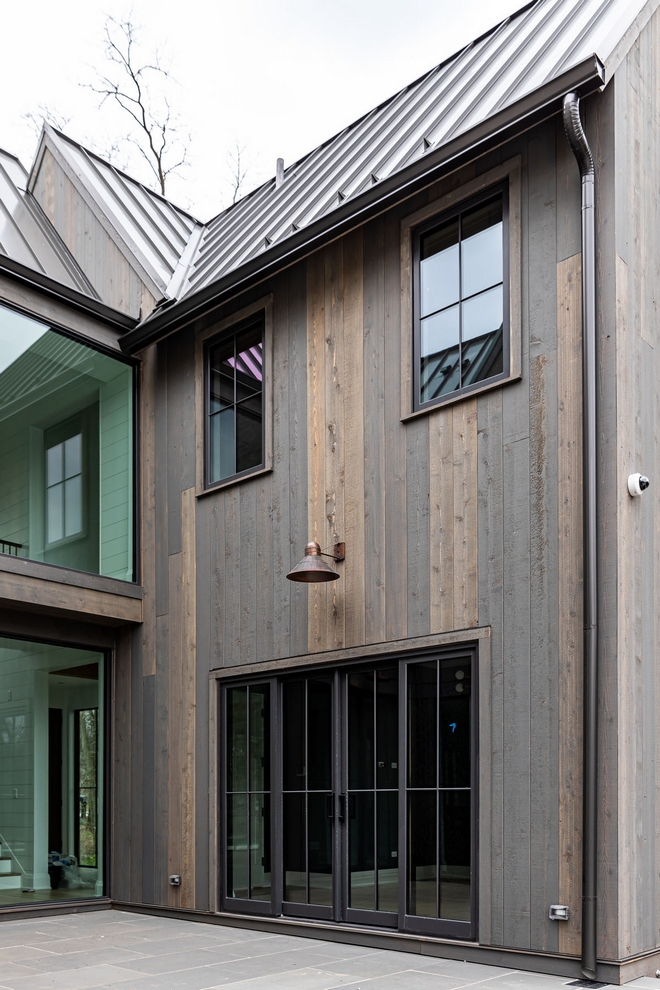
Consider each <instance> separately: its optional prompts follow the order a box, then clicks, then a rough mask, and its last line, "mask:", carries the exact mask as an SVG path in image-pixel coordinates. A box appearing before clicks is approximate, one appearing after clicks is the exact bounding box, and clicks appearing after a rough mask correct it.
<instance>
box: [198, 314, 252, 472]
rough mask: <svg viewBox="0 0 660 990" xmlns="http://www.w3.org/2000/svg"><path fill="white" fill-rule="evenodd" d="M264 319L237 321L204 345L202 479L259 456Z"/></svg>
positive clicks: (248, 465) (245, 466)
mask: <svg viewBox="0 0 660 990" xmlns="http://www.w3.org/2000/svg"><path fill="white" fill-rule="evenodd" d="M263 353H264V319H263V314H260V315H259V316H258V317H257V318H256V319H252V320H250V321H249V322H248V323H243V324H241V325H240V327H238V328H237V329H236V330H234V331H233V332H230V333H224V334H223V335H222V337H221V338H220V339H216V340H215V341H212V342H211V344H210V345H209V346H208V350H207V367H208V391H207V396H208V401H207V447H206V483H207V484H209V485H213V484H217V483H219V482H222V481H226V480H228V479H230V478H233V477H235V476H238V475H242V474H245V473H246V472H249V471H252V470H255V469H257V468H260V467H261V466H262V465H263V462H264V436H263V433H264V380H263V378H264V374H263V372H264V360H263Z"/></svg>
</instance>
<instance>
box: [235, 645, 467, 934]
mask: <svg viewBox="0 0 660 990" xmlns="http://www.w3.org/2000/svg"><path fill="white" fill-rule="evenodd" d="M472 667H473V656H472V653H471V652H470V651H462V652H460V653H458V654H454V655H450V654H442V655H439V656H431V657H412V658H403V659H401V660H398V661H397V662H391V661H390V662H389V663H388V662H382V663H378V664H372V665H369V666H357V665H355V666H353V665H345V666H344V667H343V668H339V669H334V670H332V671H328V672H326V671H322V672H318V671H315V672H311V673H305V674H299V675H287V676H283V677H282V678H271V679H268V680H267V681H264V682H253V683H247V684H243V685H238V686H235V687H234V686H231V687H228V688H226V689H225V690H224V698H225V704H224V709H223V710H224V721H225V726H226V729H225V746H224V758H223V763H224V774H223V778H224V788H223V790H224V799H223V811H222V814H223V818H224V821H225V842H224V857H223V863H224V866H223V877H222V879H221V892H222V906H223V908H224V909H225V910H234V911H240V912H249V913H258V914H272V915H280V914H281V915H284V916H288V917H297V918H308V919H315V918H316V919H319V920H326V921H335V922H344V923H353V924H360V925H368V926H374V927H379V928H393V929H398V930H400V931H410V932H417V933H421V934H429V935H442V936H445V937H456V938H474V937H475V935H476V931H475V916H476V915H475V898H474V884H473V876H472V874H473V869H472V864H473V863H474V861H475V851H476V843H475V838H474V834H475V828H474V823H475V820H476V816H475V809H474V806H473V790H472V782H473V780H474V777H475V750H476V746H475V744H474V739H473V732H474V729H473V726H474V717H473V707H474V696H473V691H472V688H471V682H472V676H471V675H472Z"/></svg>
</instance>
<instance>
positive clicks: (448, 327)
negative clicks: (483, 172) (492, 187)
mask: <svg viewBox="0 0 660 990" xmlns="http://www.w3.org/2000/svg"><path fill="white" fill-rule="evenodd" d="M419 278H420V281H419V292H420V299H419V324H418V330H417V333H418V335H419V336H418V343H417V347H418V352H417V360H418V362H419V364H418V373H419V402H421V403H427V402H432V401H434V400H436V399H439V398H441V397H442V396H444V395H448V394H450V393H452V392H455V391H457V390H459V389H462V388H465V387H467V386H468V385H473V384H475V383H477V382H480V381H486V380H487V379H489V378H493V377H495V376H498V375H502V374H503V373H504V222H503V197H502V195H498V196H496V197H493V198H492V199H490V200H488V201H487V202H485V203H480V204H478V205H477V206H475V207H473V208H471V209H468V210H465V211H463V212H462V213H460V214H459V215H458V216H456V217H453V218H452V219H451V220H449V221H447V222H445V223H443V224H441V225H440V226H438V227H436V228H434V229H432V230H430V231H427V232H425V233H422V234H421V235H420V236H419Z"/></svg>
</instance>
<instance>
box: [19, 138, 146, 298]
mask: <svg viewBox="0 0 660 990" xmlns="http://www.w3.org/2000/svg"><path fill="white" fill-rule="evenodd" d="M33 194H34V197H35V199H36V200H37V202H38V203H39V205H40V206H41V208H42V210H43V211H44V213H45V214H46V216H47V217H48V219H49V220H50V222H51V223H52V225H53V227H54V228H55V230H56V231H57V233H58V234H59V235H60V237H61V238H62V240H63V241H64V243H65V244H66V246H67V247H68V249H69V251H70V252H71V254H72V255H73V257H74V258H75V259H76V261H77V262H78V264H79V265H80V268H81V269H82V271H83V272H84V273H85V275H86V276H87V278H88V279H89V281H90V283H91V284H92V286H93V287H94V289H95V290H96V292H97V293H98V295H99V297H100V298H101V299H103V301H104V302H105V303H107V305H108V306H113V307H114V308H115V309H118V310H121V312H122V313H127V314H128V315H129V316H134V317H136V318H137V317H138V315H139V314H140V311H141V312H142V318H144V317H146V316H148V315H149V313H150V312H151V311H152V309H153V308H154V306H155V304H156V299H155V298H154V295H153V293H152V292H151V291H150V290H149V289H148V288H147V286H146V285H145V284H144V283H143V282H142V280H141V279H140V276H139V275H138V273H137V272H136V271H135V270H134V269H133V268H132V267H131V265H130V264H129V262H128V260H127V259H126V257H125V256H124V255H123V254H122V252H121V251H120V250H119V248H118V247H117V245H116V244H115V243H114V241H113V240H112V239H111V238H110V237H109V235H108V234H107V233H106V231H105V230H104V229H103V226H102V225H101V224H100V223H99V221H98V220H97V219H96V217H95V216H94V213H93V212H92V210H91V209H90V207H89V206H88V205H87V203H86V202H85V201H84V199H83V198H82V196H81V195H80V194H79V193H78V192H77V190H76V188H75V186H74V184H73V183H72V182H71V180H70V179H69V178H68V176H67V175H66V174H65V173H64V171H63V170H62V169H61V168H60V166H59V165H58V164H57V162H56V161H55V159H54V157H53V155H52V154H51V153H50V151H48V149H46V151H45V152H44V155H43V158H42V160H41V162H40V166H39V172H38V174H37V177H36V180H35V184H34V189H33Z"/></svg>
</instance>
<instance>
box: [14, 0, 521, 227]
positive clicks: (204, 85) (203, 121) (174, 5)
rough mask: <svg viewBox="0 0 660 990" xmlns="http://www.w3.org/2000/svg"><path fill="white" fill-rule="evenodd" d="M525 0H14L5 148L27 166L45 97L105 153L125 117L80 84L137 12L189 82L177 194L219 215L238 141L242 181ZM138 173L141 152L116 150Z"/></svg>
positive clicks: (304, 148) (176, 72)
mask: <svg viewBox="0 0 660 990" xmlns="http://www.w3.org/2000/svg"><path fill="white" fill-rule="evenodd" d="M523 2H524V0H403V2H402V0H325V2H318V0H317V2H316V3H314V2H312V0H279V3H276V2H273V0H233V2H230V0H207V2H201V0H176V2H175V0H134V2H133V4H132V7H131V5H130V2H127V0H59V2H57V3H54V2H53V0H36V3H32V4H29V5H26V6H25V7H23V5H22V4H20V3H11V4H5V5H4V9H3V14H2V21H3V25H2V26H3V32H2V33H3V45H2V57H1V58H0V92H1V93H2V100H1V101H0V147H3V148H4V149H5V150H7V151H10V152H12V153H13V154H15V155H18V157H19V158H20V159H21V161H22V162H23V164H24V165H26V166H27V167H28V168H29V166H30V165H31V163H32V157H33V154H34V149H35V145H36V135H35V133H34V130H33V129H32V127H31V125H30V123H29V122H28V121H27V120H26V119H25V118H24V114H26V113H29V112H32V113H38V110H39V107H40V106H44V105H45V106H47V107H48V108H49V109H50V110H51V111H53V112H55V113H56V114H58V115H59V116H61V117H63V118H68V119H69V123H68V124H67V126H66V128H65V130H66V132H67V133H68V134H70V136H71V137H73V138H75V139H76V140H78V141H80V142H82V143H83V144H85V145H87V146H88V147H90V146H92V147H93V148H94V149H95V150H97V151H98V152H99V153H101V154H103V153H105V151H106V149H107V148H108V147H110V146H111V144H112V143H113V141H114V140H116V139H117V138H118V137H121V136H122V135H123V134H125V133H126V130H127V125H126V122H125V120H124V119H123V118H122V117H121V116H118V115H117V113H115V112H112V111H111V110H110V108H109V107H107V108H103V109H102V110H99V109H98V107H97V103H98V101H97V97H95V95H94V94H93V93H91V92H90V91H89V90H87V89H85V88H83V87H82V86H81V85H80V84H81V83H84V82H89V81H92V80H93V78H94V67H95V66H98V67H99V68H103V67H104V64H105V63H104V56H103V48H102V35H103V25H104V21H105V16H106V15H107V14H112V15H113V16H115V17H116V18H122V17H126V16H127V15H129V14H130V12H131V10H132V14H131V19H132V21H133V23H134V24H136V25H137V26H138V27H139V28H140V39H141V41H142V42H143V45H144V47H145V49H147V50H153V49H154V48H156V47H158V48H159V49H160V51H161V52H162V54H163V55H164V61H165V62H167V63H169V65H170V67H171V72H172V75H173V76H174V77H175V78H176V80H177V82H178V84H179V86H178V88H177V90H176V93H175V95H174V97H173V102H174V103H175V105H176V109H178V110H179V112H180V115H181V118H182V120H183V122H184V129H185V131H186V132H188V133H190V135H191V143H190V156H189V157H190V162H191V164H190V167H188V168H186V169H185V170H184V172H183V177H182V178H181V179H176V178H174V177H173V178H172V179H171V180H170V182H169V184H168V188H167V195H168V198H170V199H172V200H173V201H174V202H176V203H179V204H180V205H182V206H184V207H187V208H188V209H190V210H191V211H192V212H193V213H194V214H195V215H197V216H198V217H199V218H200V219H202V220H207V219H209V218H210V217H211V216H212V215H214V214H215V213H217V212H218V211H219V210H220V209H222V208H223V207H224V206H226V205H228V203H229V202H230V201H231V191H230V178H231V167H230V165H229V163H228V159H227V155H228V151H229V150H231V149H233V148H234V147H235V145H236V142H238V143H239V144H240V145H241V146H244V147H245V152H244V158H245V159H247V160H248V162H249V163H250V170H249V173H248V177H247V180H246V183H245V185H244V187H243V191H244V192H246V191H249V189H250V188H252V187H253V186H254V185H257V184H259V183H260V182H263V181H264V180H265V179H267V178H269V177H270V176H272V175H274V173H275V161H276V159H277V158H278V157H281V158H284V161H285V165H289V164H291V163H292V162H293V161H295V160H296V159H297V158H300V157H301V156H302V155H304V154H305V153H306V152H308V151H310V150H312V149H313V148H314V147H316V146H317V145H318V144H320V143H322V142H323V141H325V140H326V139H327V138H329V137H331V136H332V135H333V134H335V133H336V132H337V131H339V130H341V129H342V128H343V127H345V126H346V125H347V124H349V123H351V122H352V121H353V120H356V119H357V118H358V117H360V116H361V115H362V114H363V113H366V112H367V111H368V110H370V109H371V108H372V107H374V106H376V105H377V104H379V103H381V102H382V101H383V100H385V99H387V98H388V97H390V96H392V95H393V94H394V93H395V92H397V90H399V89H401V88H402V87H403V86H405V85H407V84H408V83H410V82H412V81H413V80H414V79H416V78H417V77H418V76H420V75H422V74H423V73H424V72H426V71H427V70H428V69H430V68H432V67H433V66H434V65H437V64H438V63H439V62H441V61H442V60H443V59H445V58H447V57H448V56H449V55H452V54H453V53H454V52H455V51H457V50H458V49H459V48H460V47H462V46H463V45H464V44H466V43H468V42H469V41H470V40H472V39H473V38H476V37H478V36H479V35H480V34H483V33H484V31H487V30H488V29H489V28H491V27H492V26H493V25H494V24H496V23H497V22H499V21H500V20H502V19H503V18H504V17H505V16H507V14H509V13H511V12H512V11H513V10H517V9H519V8H520V7H521V6H522V5H523ZM117 164H120V165H121V164H124V165H128V171H130V173H131V174H133V175H135V177H136V178H139V179H141V181H146V182H148V181H149V180H148V176H147V175H146V173H145V172H144V171H143V169H142V165H141V163H140V161H139V160H138V159H137V158H136V157H133V158H130V159H123V160H122V159H121V158H120V159H119V160H118V161H117Z"/></svg>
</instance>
